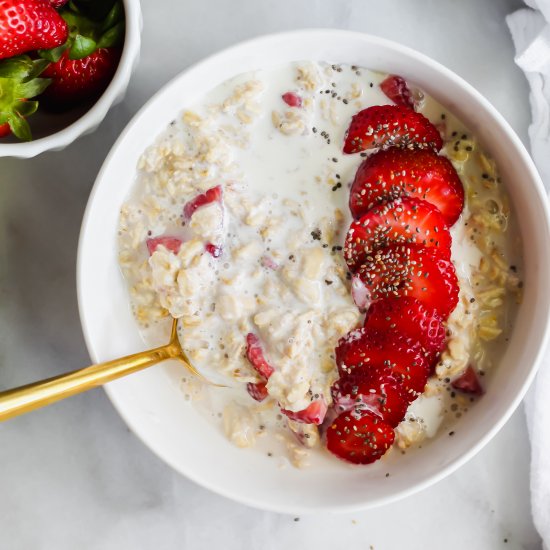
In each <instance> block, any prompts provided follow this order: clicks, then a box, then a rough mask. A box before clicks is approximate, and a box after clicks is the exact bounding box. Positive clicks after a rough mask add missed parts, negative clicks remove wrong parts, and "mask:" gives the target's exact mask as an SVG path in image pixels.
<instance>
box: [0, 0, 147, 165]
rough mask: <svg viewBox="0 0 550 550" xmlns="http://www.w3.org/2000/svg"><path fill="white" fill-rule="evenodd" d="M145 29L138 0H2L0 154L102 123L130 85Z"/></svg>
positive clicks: (66, 138)
mask: <svg viewBox="0 0 550 550" xmlns="http://www.w3.org/2000/svg"><path fill="white" fill-rule="evenodd" d="M140 30H141V12H140V6H139V2H138V1H137V0H71V1H68V0H0V157H3V156H12V157H20V158H30V157H33V156H36V155H38V154H40V153H42V152H44V151H48V150H60V149H63V148H64V147H66V146H67V145H69V144H70V143H72V142H73V141H74V140H75V139H76V138H78V137H79V136H80V135H83V134H86V133H89V132H91V131H93V130H95V128H96V127H97V126H98V125H99V123H100V122H101V121H102V120H103V118H104V117H105V115H106V114H107V111H108V110H109V108H110V107H111V106H112V105H114V104H116V103H117V102H119V101H120V100H121V99H122V97H123V95H124V92H125V91H126V88H127V87H128V83H129V80H130V75H131V72H132V69H133V67H134V65H135V63H136V61H137V58H138V54H139V46H140Z"/></svg>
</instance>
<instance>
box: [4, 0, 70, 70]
mask: <svg viewBox="0 0 550 550" xmlns="http://www.w3.org/2000/svg"><path fill="white" fill-rule="evenodd" d="M68 35H69V28H68V25H67V23H66V22H65V21H64V20H63V18H62V17H61V16H60V15H59V14H58V13H57V12H56V11H55V9H54V8H53V7H52V6H51V5H50V4H49V2H47V1H46V0H0V59H6V58H8V57H15V56H17V55H21V54H22V53H25V52H30V51H32V50H39V49H47V48H55V47H57V46H59V45H61V44H63V43H64V42H65V41H66V40H67V36H68Z"/></svg>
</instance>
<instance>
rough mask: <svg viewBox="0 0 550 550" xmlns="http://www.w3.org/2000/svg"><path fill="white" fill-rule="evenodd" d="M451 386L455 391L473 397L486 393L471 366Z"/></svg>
mask: <svg viewBox="0 0 550 550" xmlns="http://www.w3.org/2000/svg"><path fill="white" fill-rule="evenodd" d="M451 386H452V387H453V388H454V389H455V390H460V391H462V392H464V393H470V394H472V395H483V394H484V393H485V390H484V389H483V387H482V386H481V384H480V382H479V378H478V377H477V373H476V371H475V370H474V368H473V367H471V366H469V367H468V368H467V369H466V370H465V371H464V372H463V373H462V374H461V375H460V376H459V377H458V378H455V379H454V380H453V381H452V383H451Z"/></svg>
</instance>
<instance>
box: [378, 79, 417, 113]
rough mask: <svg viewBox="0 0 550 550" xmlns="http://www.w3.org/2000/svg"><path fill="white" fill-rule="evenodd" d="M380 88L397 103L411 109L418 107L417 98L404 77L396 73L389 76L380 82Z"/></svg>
mask: <svg viewBox="0 0 550 550" xmlns="http://www.w3.org/2000/svg"><path fill="white" fill-rule="evenodd" d="M380 89H381V90H382V91H383V92H384V93H385V94H386V96H387V97H388V98H389V99H391V100H392V101H393V102H394V103H396V104H397V105H403V106H405V107H410V108H411V109H414V108H415V107H416V100H415V98H414V97H413V95H412V93H411V91H410V90H409V86H408V85H407V82H406V81H405V79H404V78H403V77H401V76H397V75H394V74H392V75H390V76H388V77H387V78H385V79H384V80H383V81H382V82H380Z"/></svg>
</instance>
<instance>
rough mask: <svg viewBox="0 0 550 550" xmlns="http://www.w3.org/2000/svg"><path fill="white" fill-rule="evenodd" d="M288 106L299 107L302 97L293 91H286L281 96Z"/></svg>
mask: <svg viewBox="0 0 550 550" xmlns="http://www.w3.org/2000/svg"><path fill="white" fill-rule="evenodd" d="M281 97H282V98H283V101H284V102H285V103H286V104H287V105H288V106H289V107H301V106H302V98H301V97H300V96H299V95H298V94H297V93H295V92H286V94H283V95H282V96H281Z"/></svg>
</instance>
